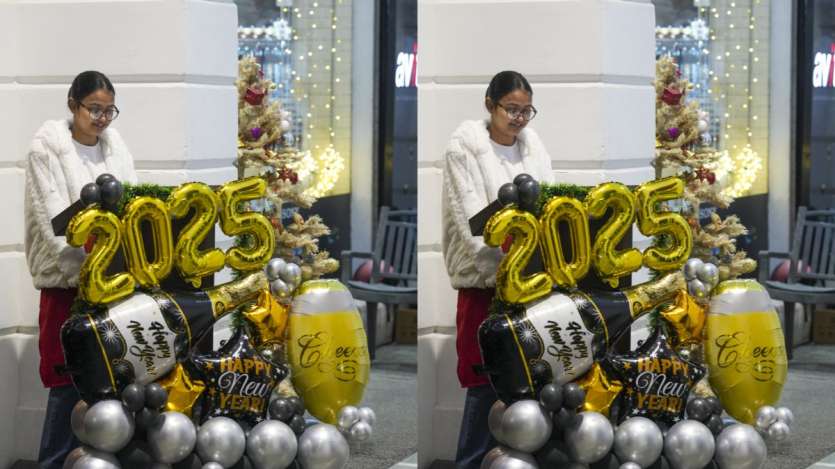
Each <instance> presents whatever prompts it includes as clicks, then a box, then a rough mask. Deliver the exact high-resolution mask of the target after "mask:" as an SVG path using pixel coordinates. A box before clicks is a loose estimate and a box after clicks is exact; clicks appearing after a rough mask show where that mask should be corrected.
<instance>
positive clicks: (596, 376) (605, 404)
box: [576, 363, 623, 416]
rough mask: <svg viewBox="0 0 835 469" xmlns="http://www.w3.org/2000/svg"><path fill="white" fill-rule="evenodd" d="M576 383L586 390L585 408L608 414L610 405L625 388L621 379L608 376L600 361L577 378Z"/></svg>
mask: <svg viewBox="0 0 835 469" xmlns="http://www.w3.org/2000/svg"><path fill="white" fill-rule="evenodd" d="M576 383H577V384H579V385H580V387H581V388H583V390H584V391H586V402H585V403H584V404H583V410H585V411H591V412H600V413H601V414H603V415H607V416H608V415H609V407H611V406H612V403H613V402H614V401H615V398H617V397H618V394H619V393H620V391H621V389H623V385H622V384H621V382H620V381H617V380H613V379H609V377H608V376H606V373H605V372H604V371H603V369H602V368H601V367H600V364H599V363H595V364H594V365H593V366H592V367H591V369H590V370H589V371H588V373H586V374H585V376H583V377H582V378H580V379H579V380H577V381H576Z"/></svg>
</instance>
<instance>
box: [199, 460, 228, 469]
mask: <svg viewBox="0 0 835 469" xmlns="http://www.w3.org/2000/svg"><path fill="white" fill-rule="evenodd" d="M200 469H223V464H220V463H217V462H214V461H209V462H207V463H206V464H203V465H202V466H201V467H200Z"/></svg>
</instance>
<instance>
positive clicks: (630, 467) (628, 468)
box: [619, 461, 642, 469]
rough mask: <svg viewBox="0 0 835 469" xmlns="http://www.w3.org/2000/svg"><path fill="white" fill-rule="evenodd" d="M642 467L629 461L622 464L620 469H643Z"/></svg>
mask: <svg viewBox="0 0 835 469" xmlns="http://www.w3.org/2000/svg"><path fill="white" fill-rule="evenodd" d="M641 467H642V466H641V465H640V464H638V463H636V462H632V461H628V462H625V463H623V464H621V465H620V468H619V469H641Z"/></svg>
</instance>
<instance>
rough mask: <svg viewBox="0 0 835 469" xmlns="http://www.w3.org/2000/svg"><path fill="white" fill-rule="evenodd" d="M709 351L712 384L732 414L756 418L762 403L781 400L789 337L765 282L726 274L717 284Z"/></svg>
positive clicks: (750, 420) (747, 419) (745, 419)
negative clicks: (784, 330) (726, 278)
mask: <svg viewBox="0 0 835 469" xmlns="http://www.w3.org/2000/svg"><path fill="white" fill-rule="evenodd" d="M705 355H706V356H707V364H708V370H709V371H710V385H711V386H712V387H713V390H714V391H715V392H716V396H717V397H718V398H719V400H720V401H722V406H723V407H724V408H725V410H726V411H727V412H728V414H730V415H731V417H733V418H735V419H737V420H739V421H741V422H745V423H748V424H753V423H754V419H755V416H756V413H757V409H759V408H760V407H762V406H764V405H775V404H776V403H777V402H778V401H779V400H780V393H781V392H782V390H783V383H785V381H786V373H787V372H788V365H787V363H788V361H787V359H786V348H785V339H784V338H783V328H782V327H781V326H780V318H779V317H778V316H777V311H775V310H774V307H773V306H772V305H771V299H770V297H769V296H768V292H766V290H765V288H763V286H762V285H760V284H759V283H757V282H756V281H754V280H726V281H724V282H722V283H720V284H719V286H717V287H716V290H715V291H714V293H713V297H712V298H711V300H710V312H709V313H708V315H707V339H706V340H705Z"/></svg>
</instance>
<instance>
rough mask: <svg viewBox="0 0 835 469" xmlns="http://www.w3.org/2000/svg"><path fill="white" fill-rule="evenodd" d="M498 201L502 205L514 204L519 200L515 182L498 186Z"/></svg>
mask: <svg viewBox="0 0 835 469" xmlns="http://www.w3.org/2000/svg"><path fill="white" fill-rule="evenodd" d="M499 202H501V204H502V205H508V204H515V203H517V202H519V191H518V190H517V188H516V184H513V183H512V182H508V183H507V184H504V185H502V187H500V188H499Z"/></svg>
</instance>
